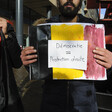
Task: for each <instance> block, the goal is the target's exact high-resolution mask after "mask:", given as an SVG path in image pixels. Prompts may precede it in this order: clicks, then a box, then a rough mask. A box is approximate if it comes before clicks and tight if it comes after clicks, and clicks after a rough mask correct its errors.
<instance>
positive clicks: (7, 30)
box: [0, 17, 24, 112]
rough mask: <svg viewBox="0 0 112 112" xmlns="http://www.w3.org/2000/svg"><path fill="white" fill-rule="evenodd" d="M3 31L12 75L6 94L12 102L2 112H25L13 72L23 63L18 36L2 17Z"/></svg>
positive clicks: (1, 26)
mask: <svg viewBox="0 0 112 112" xmlns="http://www.w3.org/2000/svg"><path fill="white" fill-rule="evenodd" d="M1 31H2V32H3V34H4V36H5V42H6V47H7V55H8V57H7V58H8V65H7V66H8V69H9V75H10V76H9V80H8V81H9V82H8V83H9V88H10V89H9V91H10V92H9V93H6V94H8V95H9V96H8V98H9V99H10V100H8V102H10V104H7V103H6V104H5V106H4V108H3V109H2V110H1V112H23V111H24V109H23V105H22V102H21V99H20V96H19V92H18V88H17V85H16V81H15V78H14V73H13V70H12V67H14V68H20V67H21V66H22V61H21V58H20V54H21V48H20V46H19V44H18V42H17V39H16V35H15V32H14V29H13V27H12V25H11V22H10V21H8V20H6V19H5V18H2V17H0V33H1ZM0 40H1V37H0ZM1 41H2V40H1ZM0 48H1V42H0ZM1 50H2V48H1ZM0 52H1V51H0ZM2 55H4V54H2ZM5 60H6V59H5ZM5 60H4V61H3V62H4V63H5ZM5 71H6V68H3V72H2V73H3V75H4V74H6V72H5ZM0 75H2V74H0ZM5 80H7V79H5ZM8 83H7V84H8ZM0 87H1V86H0ZM5 89H6V88H5ZM0 92H1V91H0ZM6 97H7V96H6ZM12 97H13V98H12ZM13 99H14V100H13Z"/></svg>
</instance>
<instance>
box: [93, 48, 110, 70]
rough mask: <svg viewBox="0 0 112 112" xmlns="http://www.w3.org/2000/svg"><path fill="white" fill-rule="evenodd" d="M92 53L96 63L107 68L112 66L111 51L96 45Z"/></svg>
mask: <svg viewBox="0 0 112 112" xmlns="http://www.w3.org/2000/svg"><path fill="white" fill-rule="evenodd" d="M93 53H94V58H95V59H96V62H97V63H98V64H100V65H102V66H103V67H105V68H107V69H108V68H110V67H111V66H112V52H110V51H109V50H107V49H104V48H99V47H96V49H95V50H93Z"/></svg>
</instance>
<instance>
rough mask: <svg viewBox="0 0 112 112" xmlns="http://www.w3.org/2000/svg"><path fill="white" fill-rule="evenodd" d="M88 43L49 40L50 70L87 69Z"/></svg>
mask: <svg viewBox="0 0 112 112" xmlns="http://www.w3.org/2000/svg"><path fill="white" fill-rule="evenodd" d="M87 49H88V41H64V40H48V68H52V67H55V68H72V69H81V70H86V69H87Z"/></svg>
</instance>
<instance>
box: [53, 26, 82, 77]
mask: <svg viewBox="0 0 112 112" xmlns="http://www.w3.org/2000/svg"><path fill="white" fill-rule="evenodd" d="M51 40H84V27H83V26H82V25H80V24H77V25H67V24H62V25H52V26H51ZM83 73H84V71H83V70H75V69H67V68H53V79H75V78H81V77H82V76H83Z"/></svg>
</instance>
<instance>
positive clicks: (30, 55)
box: [20, 46, 37, 65]
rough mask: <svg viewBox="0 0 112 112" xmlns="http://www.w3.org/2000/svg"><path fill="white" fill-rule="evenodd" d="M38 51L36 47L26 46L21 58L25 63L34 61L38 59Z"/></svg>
mask: <svg viewBox="0 0 112 112" xmlns="http://www.w3.org/2000/svg"><path fill="white" fill-rule="evenodd" d="M36 52H37V51H36V50H35V49H34V47H32V46H30V47H26V48H25V49H23V50H22V52H21V56H20V57H21V60H22V62H23V65H29V64H31V63H34V62H36V61H37V55H36V54H34V53H36Z"/></svg>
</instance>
